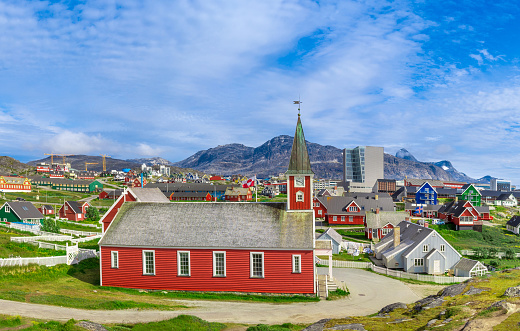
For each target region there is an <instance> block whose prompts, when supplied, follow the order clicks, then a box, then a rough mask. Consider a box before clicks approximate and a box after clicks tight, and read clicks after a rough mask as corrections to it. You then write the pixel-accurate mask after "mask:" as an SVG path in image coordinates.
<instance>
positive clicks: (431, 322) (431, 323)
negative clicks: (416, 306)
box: [426, 318, 438, 326]
mask: <svg viewBox="0 0 520 331" xmlns="http://www.w3.org/2000/svg"><path fill="white" fill-rule="evenodd" d="M437 321H438V319H436V318H434V319H432V320H429V321H428V323H426V326H432V325H434V324H435V323H437Z"/></svg>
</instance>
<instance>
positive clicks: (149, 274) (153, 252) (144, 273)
mask: <svg viewBox="0 0 520 331" xmlns="http://www.w3.org/2000/svg"><path fill="white" fill-rule="evenodd" d="M146 253H152V256H153V273H149V272H146ZM143 275H147V276H155V251H153V250H143Z"/></svg>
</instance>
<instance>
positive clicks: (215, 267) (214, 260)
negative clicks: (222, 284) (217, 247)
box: [213, 251, 226, 277]
mask: <svg viewBox="0 0 520 331" xmlns="http://www.w3.org/2000/svg"><path fill="white" fill-rule="evenodd" d="M216 254H224V274H223V275H217V258H216ZM213 277H226V252H225V251H214V252H213Z"/></svg>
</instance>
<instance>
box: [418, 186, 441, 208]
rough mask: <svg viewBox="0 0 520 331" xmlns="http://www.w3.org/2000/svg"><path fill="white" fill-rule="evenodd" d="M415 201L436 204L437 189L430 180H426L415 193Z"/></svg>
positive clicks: (423, 203)
mask: <svg viewBox="0 0 520 331" xmlns="http://www.w3.org/2000/svg"><path fill="white" fill-rule="evenodd" d="M415 203H417V204H422V205H436V204H437V191H436V190H435V189H434V188H433V186H431V185H430V183H428V182H424V183H423V184H422V186H421V187H419V188H418V189H417V192H416V193H415Z"/></svg>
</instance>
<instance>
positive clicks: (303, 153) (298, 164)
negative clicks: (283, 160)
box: [286, 114, 314, 174]
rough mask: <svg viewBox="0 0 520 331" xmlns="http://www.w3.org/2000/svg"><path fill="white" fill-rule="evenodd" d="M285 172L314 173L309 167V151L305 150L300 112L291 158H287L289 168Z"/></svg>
mask: <svg viewBox="0 0 520 331" xmlns="http://www.w3.org/2000/svg"><path fill="white" fill-rule="evenodd" d="M286 174H314V172H312V169H311V161H310V159H309V153H308V152H307V144H306V143H305V136H304V134H303V127H302V122H301V119H300V114H298V122H297V123H296V132H295V133H294V140H293V145H292V150H291V158H290V159H289V168H288V169H287V172H286Z"/></svg>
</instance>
